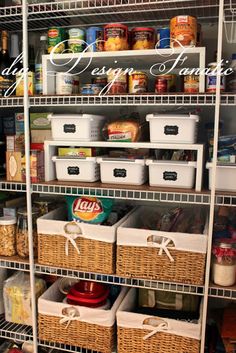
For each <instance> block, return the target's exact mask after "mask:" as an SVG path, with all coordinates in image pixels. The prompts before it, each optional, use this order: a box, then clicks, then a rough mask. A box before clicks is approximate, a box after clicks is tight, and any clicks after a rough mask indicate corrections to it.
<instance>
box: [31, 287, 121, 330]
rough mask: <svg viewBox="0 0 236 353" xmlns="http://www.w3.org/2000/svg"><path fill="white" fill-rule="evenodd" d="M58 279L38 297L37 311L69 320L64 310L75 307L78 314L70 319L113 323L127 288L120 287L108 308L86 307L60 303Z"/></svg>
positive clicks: (102, 324) (61, 296)
mask: <svg viewBox="0 0 236 353" xmlns="http://www.w3.org/2000/svg"><path fill="white" fill-rule="evenodd" d="M59 284H60V280H57V281H56V282H55V283H54V284H53V285H52V286H51V287H50V288H49V289H47V290H46V292H44V293H43V295H42V296H41V297H40V298H39V299H38V312H39V314H42V315H48V316H57V317H59V318H62V319H68V321H67V323H68V322H69V320H70V317H69V315H68V314H67V312H66V310H68V309H73V308H74V309H76V310H77V311H78V315H76V316H75V317H74V318H72V320H71V321H75V320H77V321H81V322H87V323H89V324H94V325H101V326H106V327H111V326H113V325H114V323H115V319H116V312H117V310H118V308H119V306H120V304H121V302H122V300H123V299H124V296H125V294H126V293H127V288H124V287H123V288H122V289H121V292H120V294H119V296H118V297H117V299H116V301H115V302H114V304H113V306H112V307H111V308H110V309H109V310H105V309H99V308H97V309H96V308H87V307H84V306H79V305H70V304H65V303H62V300H63V298H64V297H65V295H63V294H62V293H61V292H60V289H59V288H60V286H59Z"/></svg>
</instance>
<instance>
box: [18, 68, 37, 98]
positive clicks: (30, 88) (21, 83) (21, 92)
mask: <svg viewBox="0 0 236 353" xmlns="http://www.w3.org/2000/svg"><path fill="white" fill-rule="evenodd" d="M21 76H22V75H21V74H16V81H17V80H18V81H19V83H18V84H17V86H16V96H17V97H22V96H24V79H23V78H21ZM34 83H35V75H34V72H28V95H29V96H33V95H34V93H35V92H34V86H35V84H34Z"/></svg>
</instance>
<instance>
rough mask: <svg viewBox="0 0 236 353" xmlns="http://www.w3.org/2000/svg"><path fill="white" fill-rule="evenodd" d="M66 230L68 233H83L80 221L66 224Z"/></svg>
mask: <svg viewBox="0 0 236 353" xmlns="http://www.w3.org/2000/svg"><path fill="white" fill-rule="evenodd" d="M64 232H65V233H66V234H76V235H79V234H82V229H81V228H80V226H79V224H78V222H75V221H71V222H68V223H66V224H65V225H64Z"/></svg>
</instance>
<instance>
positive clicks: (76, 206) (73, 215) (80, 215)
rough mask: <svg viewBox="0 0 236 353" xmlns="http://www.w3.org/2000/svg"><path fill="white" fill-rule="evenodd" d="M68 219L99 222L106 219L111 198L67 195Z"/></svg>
mask: <svg viewBox="0 0 236 353" xmlns="http://www.w3.org/2000/svg"><path fill="white" fill-rule="evenodd" d="M66 201H67V207H68V220H69V221H78V222H85V223H91V224H100V223H103V222H104V221H106V220H107V218H108V217H109V215H110V213H111V211H112V207H113V200H111V199H106V198H97V197H89V196H67V197H66Z"/></svg>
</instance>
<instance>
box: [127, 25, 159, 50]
mask: <svg viewBox="0 0 236 353" xmlns="http://www.w3.org/2000/svg"><path fill="white" fill-rule="evenodd" d="M154 36H155V33H154V29H153V28H148V27H136V28H133V29H132V31H131V42H132V49H134V50H143V49H153V48H154V47H155V39H154Z"/></svg>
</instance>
